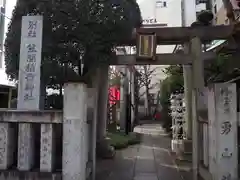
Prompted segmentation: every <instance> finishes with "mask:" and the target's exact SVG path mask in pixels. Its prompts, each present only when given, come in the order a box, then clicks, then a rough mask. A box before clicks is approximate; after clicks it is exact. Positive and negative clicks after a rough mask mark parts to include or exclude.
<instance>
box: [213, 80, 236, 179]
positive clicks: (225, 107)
mask: <svg viewBox="0 0 240 180" xmlns="http://www.w3.org/2000/svg"><path fill="white" fill-rule="evenodd" d="M208 97H209V100H208V102H209V103H210V104H211V105H212V107H211V109H210V111H211V113H210V114H209V115H210V116H209V121H210V126H209V133H210V136H209V138H210V140H209V145H210V146H209V148H210V149H209V153H210V159H209V170H210V172H211V174H212V176H213V179H216V180H223V179H224V180H237V179H238V141H237V136H238V135H237V127H238V121H237V93H236V84H231V83H230V84H227V83H221V84H215V85H214V86H213V87H212V88H210V89H209V96H208Z"/></svg>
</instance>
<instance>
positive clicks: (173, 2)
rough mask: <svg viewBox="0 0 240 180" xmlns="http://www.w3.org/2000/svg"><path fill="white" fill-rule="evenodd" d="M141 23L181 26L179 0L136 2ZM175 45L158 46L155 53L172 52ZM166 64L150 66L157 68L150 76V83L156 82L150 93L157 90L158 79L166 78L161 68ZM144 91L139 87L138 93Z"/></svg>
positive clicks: (142, 0) (144, 0) (145, 0)
mask: <svg viewBox="0 0 240 180" xmlns="http://www.w3.org/2000/svg"><path fill="white" fill-rule="evenodd" d="M138 4H139V7H140V10H141V14H142V18H143V24H155V25H158V26H159V25H160V26H168V27H180V26H182V12H181V0H141V1H139V2H138ZM174 47H175V46H158V47H157V53H172V52H173V49H174ZM166 67H167V66H151V68H152V69H153V68H157V69H156V71H155V73H154V76H153V78H152V82H151V83H152V85H153V84H156V83H158V85H157V86H156V88H154V89H151V91H150V93H154V94H156V93H157V92H158V91H159V86H160V81H161V80H163V79H164V78H166V75H165V74H164V73H163V69H164V68H166ZM144 91H145V89H144V88H141V89H140V93H143V92H144Z"/></svg>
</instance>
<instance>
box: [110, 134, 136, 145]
mask: <svg viewBox="0 0 240 180" xmlns="http://www.w3.org/2000/svg"><path fill="white" fill-rule="evenodd" d="M107 137H108V138H109V143H110V145H111V146H113V147H114V148H115V149H123V148H126V147H128V146H129V145H134V144H139V143H140V135H139V134H138V133H130V134H129V135H126V134H124V133H121V132H114V133H108V134H107Z"/></svg>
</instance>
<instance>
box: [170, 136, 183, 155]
mask: <svg viewBox="0 0 240 180" xmlns="http://www.w3.org/2000/svg"><path fill="white" fill-rule="evenodd" d="M171 147H172V152H174V153H177V154H179V153H180V152H183V150H184V144H183V140H176V139H173V140H172V141H171Z"/></svg>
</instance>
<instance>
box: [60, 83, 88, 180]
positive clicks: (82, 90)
mask: <svg viewBox="0 0 240 180" xmlns="http://www.w3.org/2000/svg"><path fill="white" fill-rule="evenodd" d="M87 99H88V95H87V85H86V84H84V83H81V82H79V83H66V84H65V86H64V106H63V159H62V160H63V180H85V179H86V150H85V148H87V143H86V137H85V136H86V131H85V130H86V129H87V127H88V124H87Z"/></svg>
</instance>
